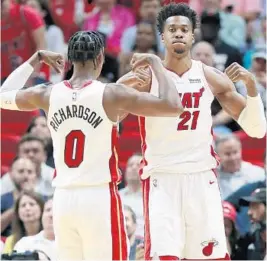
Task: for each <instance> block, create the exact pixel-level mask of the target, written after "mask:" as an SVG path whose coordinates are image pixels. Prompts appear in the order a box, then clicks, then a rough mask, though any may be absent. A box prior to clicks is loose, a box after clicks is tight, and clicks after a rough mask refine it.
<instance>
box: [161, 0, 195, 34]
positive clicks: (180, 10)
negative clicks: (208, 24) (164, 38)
mask: <svg viewBox="0 0 267 261" xmlns="http://www.w3.org/2000/svg"><path fill="white" fill-rule="evenodd" d="M172 16H185V17H187V18H188V19H189V20H190V21H191V23H192V27H193V31H194V30H195V29H196V27H197V14H196V12H195V11H194V10H193V9H191V8H190V7H189V6H188V5H187V4H184V3H180V4H175V3H171V4H168V5H166V6H164V7H163V8H162V9H161V10H160V12H159V13H158V17H157V27H158V30H159V32H160V33H161V34H162V33H163V29H164V24H165V21H166V20H167V19H168V18H169V17H172Z"/></svg>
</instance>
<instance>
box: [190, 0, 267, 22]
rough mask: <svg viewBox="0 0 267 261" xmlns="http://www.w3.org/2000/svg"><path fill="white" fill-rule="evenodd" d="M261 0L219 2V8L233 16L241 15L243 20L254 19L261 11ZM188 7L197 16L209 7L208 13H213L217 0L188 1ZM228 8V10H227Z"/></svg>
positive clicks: (221, 0) (227, 0)
mask: <svg viewBox="0 0 267 261" xmlns="http://www.w3.org/2000/svg"><path fill="white" fill-rule="evenodd" d="M262 2H265V0H264V1H262V0H255V1H250V0H234V1H233V0H220V1H219V4H220V8H222V9H224V10H225V9H227V10H229V9H230V8H231V9H230V10H232V11H233V13H234V14H237V15H241V16H243V17H244V18H246V19H248V18H254V17H256V16H257V15H258V14H259V13H260V12H262V11H263V10H265V9H263V6H262ZM189 3H190V6H191V8H193V9H194V10H195V11H196V12H197V13H198V14H201V13H202V11H203V9H205V8H207V6H209V7H210V9H209V11H215V10H216V9H217V5H218V0H190V2H189ZM229 7H230V8H229Z"/></svg>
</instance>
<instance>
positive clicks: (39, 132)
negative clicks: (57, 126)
mask: <svg viewBox="0 0 267 261" xmlns="http://www.w3.org/2000/svg"><path fill="white" fill-rule="evenodd" d="M26 132H27V133H31V134H33V135H35V136H37V137H39V138H41V139H43V140H44V142H45V145H46V151H47V160H46V164H47V165H48V166H50V167H52V168H54V167H55V163H54V158H53V143H52V138H51V134H50V131H49V128H48V126H47V122H46V117H45V116H37V117H34V118H33V119H32V121H31V123H30V125H29V127H28V129H27V131H26Z"/></svg>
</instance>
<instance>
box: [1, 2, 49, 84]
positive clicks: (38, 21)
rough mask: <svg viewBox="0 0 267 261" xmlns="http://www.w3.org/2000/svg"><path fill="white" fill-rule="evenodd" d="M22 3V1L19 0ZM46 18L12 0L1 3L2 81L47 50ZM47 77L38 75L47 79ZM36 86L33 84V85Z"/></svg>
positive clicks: (45, 69)
mask: <svg viewBox="0 0 267 261" xmlns="http://www.w3.org/2000/svg"><path fill="white" fill-rule="evenodd" d="M18 2H20V1H18ZM44 31H45V27H44V22H43V19H42V17H41V16H40V15H39V14H38V13H37V12H36V11H35V10H33V9H32V8H30V7H28V6H25V5H21V4H18V3H15V2H14V1H12V0H3V1H1V38H2V39H1V64H2V65H3V64H4V65H5V66H1V82H3V81H4V80H5V79H6V78H7V76H8V75H9V74H10V73H11V72H12V71H13V70H15V69H16V68H17V67H18V66H19V65H21V64H22V63H23V62H25V61H26V60H27V59H29V58H30V57H31V56H32V55H33V53H34V52H35V51H36V50H40V49H46V40H45V33H44ZM43 68H44V70H43V71H44V73H46V75H41V74H39V75H37V77H39V78H42V79H47V78H48V75H49V73H48V72H47V68H48V67H46V66H44V67H43ZM32 85H33V84H32Z"/></svg>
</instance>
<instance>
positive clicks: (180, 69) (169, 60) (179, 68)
mask: <svg viewBox="0 0 267 261" xmlns="http://www.w3.org/2000/svg"><path fill="white" fill-rule="evenodd" d="M163 64H164V66H165V67H166V68H167V69H169V70H170V71H172V72H175V73H176V74H178V75H179V76H182V75H183V74H184V73H185V72H187V71H188V70H189V69H190V68H191V66H192V60H191V57H190V56H189V55H187V56H184V57H181V58H177V57H173V56H171V55H168V54H167V55H166V56H165V59H164V61H163Z"/></svg>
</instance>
